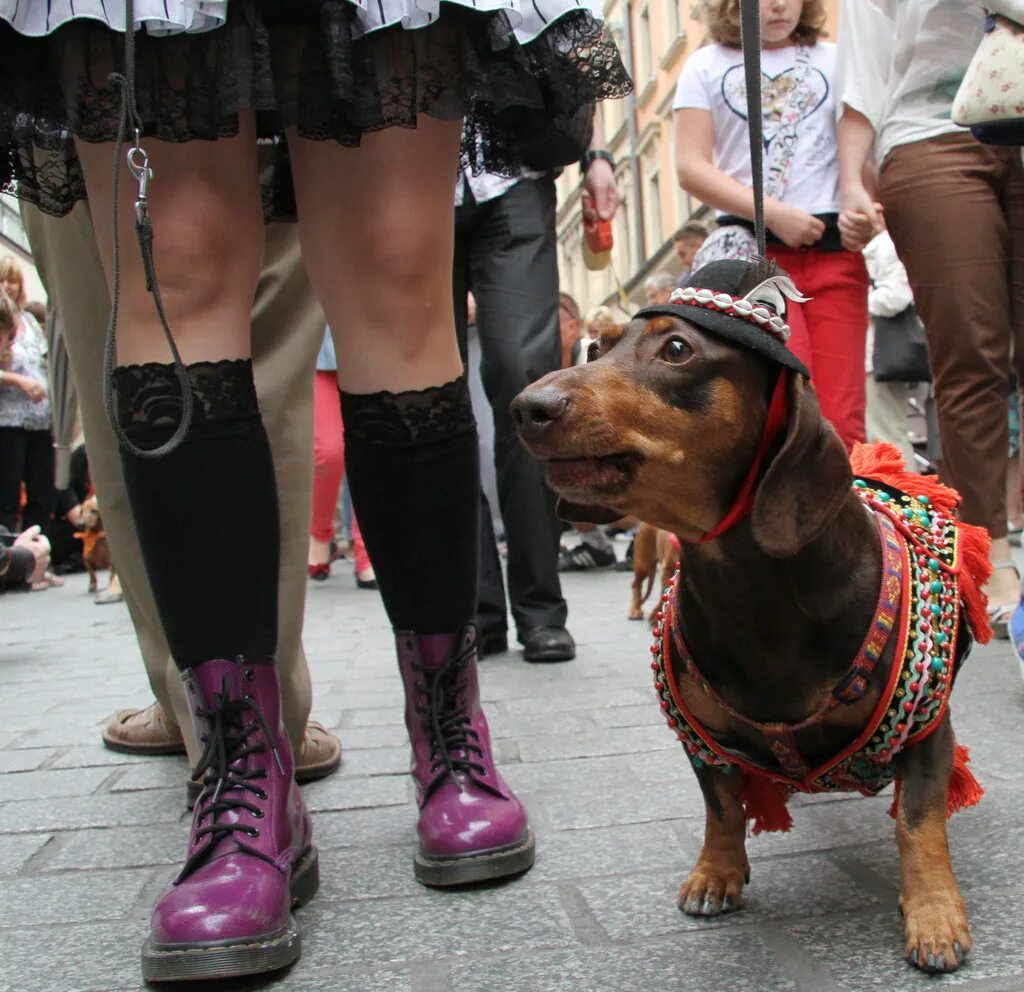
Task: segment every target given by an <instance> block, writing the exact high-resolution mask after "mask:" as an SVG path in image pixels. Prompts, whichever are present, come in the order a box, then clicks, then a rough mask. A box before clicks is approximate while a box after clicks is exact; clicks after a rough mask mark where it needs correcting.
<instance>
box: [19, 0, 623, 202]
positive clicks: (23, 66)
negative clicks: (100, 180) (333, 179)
mask: <svg viewBox="0 0 1024 992" xmlns="http://www.w3.org/2000/svg"><path fill="white" fill-rule="evenodd" d="M3 2H4V0H0V3H3ZM29 2H30V3H31V0H29ZM429 2H430V0H416V3H417V4H421V3H423V4H428V3H429ZM489 2H492V0H489ZM537 2H538V3H540V5H541V7H546V8H551V7H558V8H561V9H562V10H563V11H564V9H565V8H566V7H567V6H572V4H571V3H570V2H569V0H543V3H541V0H537ZM485 6H486V4H485ZM77 8H78V0H76V9H77ZM443 8H444V9H443V15H442V17H441V19H440V20H439V21H437V22H436V23H434V24H432V25H431V26H429V27H425V28H422V29H419V30H405V29H404V28H401V27H390V28H386V29H383V30H379V31H372V32H370V33H368V34H367V33H364V32H363V31H362V28H361V24H360V20H359V18H360V10H359V8H358V7H356V6H355V5H354V4H353V3H351V2H350V0H294V2H289V3H284V2H273V0H231V2H230V4H229V8H228V14H227V22H226V23H225V24H224V25H223V26H222V27H219V28H217V29H216V30H210V31H204V32H201V33H179V34H174V35H170V36H167V37H155V36H154V35H152V34H149V33H140V34H139V35H138V36H137V70H136V74H137V87H136V89H137V94H136V99H137V103H138V107H139V111H140V114H141V116H142V118H143V122H144V127H145V133H146V134H147V135H152V136H155V137H158V138H160V139H163V140H166V141H174V142H181V141H188V140H191V139H196V138H200V139H213V138H218V137H228V136H232V135H234V134H236V133H237V130H238V114H239V112H241V111H248V110H253V111H255V112H256V120H257V131H258V134H259V136H260V137H261V138H264V139H280V138H281V137H282V135H283V134H284V131H285V129H286V128H295V130H296V131H297V133H298V134H299V135H300V136H301V137H304V138H312V139H319V140H334V141H337V142H339V143H340V144H342V145H347V146H357V145H358V144H359V142H360V138H361V136H362V135H363V134H364V133H366V132H370V131H376V130H380V129H382V128H385V127H393V126H399V127H414V126H415V123H416V117H417V115H418V114H421V113H423V114H428V115H430V116H432V117H436V118H440V119H445V120H454V119H458V118H460V117H466V118H467V126H466V129H465V133H466V145H465V147H466V149H467V153H466V156H465V159H466V162H467V163H468V164H470V165H472V167H473V168H474V169H476V170H480V169H487V170H489V171H494V172H499V173H506V174H513V173H515V172H516V171H517V170H518V168H519V164H520V162H519V158H520V152H519V148H520V147H521V146H522V145H523V143H524V142H525V141H526V138H527V136H533V135H535V134H536V133H537V131H538V130H539V129H540V128H542V127H544V126H545V125H546V124H547V122H548V121H549V120H551V119H553V118H554V119H563V120H568V119H569V118H571V116H572V115H573V114H574V113H575V111H576V110H577V109H578V108H579V107H580V106H582V105H584V104H587V103H593V102H595V101H597V100H602V99H606V98H609V97H618V96H622V95H624V94H625V93H627V92H628V90H629V86H630V83H629V78H628V76H627V75H626V72H625V70H624V69H623V67H622V63H621V61H620V59H619V55H618V51H617V49H616V48H615V45H614V43H613V42H612V40H611V38H610V36H609V35H608V33H607V32H606V31H605V29H604V27H603V25H602V23H601V22H600V21H599V20H597V19H595V18H594V17H593V16H592V14H591V13H590V12H589V10H588V9H586V8H580V9H577V10H574V11H572V12H569V13H564V14H563V16H560V17H558V18H557V20H555V21H554V22H553V23H550V24H549V25H548V26H547V27H546V28H545V29H544V30H543V31H542V33H541V34H539V35H538V36H537V37H536V38H535V39H533V40H532V41H530V42H529V43H527V44H522V43H520V41H519V40H518V39H517V36H516V32H515V29H514V26H513V24H512V23H511V22H510V20H509V17H508V16H507V15H506V13H504V12H501V11H498V12H492V13H480V12H477V11H471V10H467V9H465V8H464V7H462V6H460V5H455V4H444V5H443ZM449 8H450V9H449ZM537 9H538V10H539V9H540V7H538V8H537ZM122 59H123V35H120V34H118V33H116V32H114V31H111V30H110V29H109V28H108V27H107V26H106V25H104V24H103V23H101V22H99V21H96V20H89V19H79V20H74V21H71V22H68V23H66V24H65V25H64V26H63V27H60V28H58V29H57V30H56V31H54V32H53V33H51V34H49V35H47V36H46V37H43V38H30V37H26V36H24V35H21V34H19V33H17V32H16V31H15V30H14V29H13V28H11V27H10V26H9V25H8V24H6V23H0V183H6V184H7V186H8V188H9V189H10V190H11V191H12V192H15V193H16V195H18V196H19V197H21V198H23V199H26V200H28V201H30V202H33V203H36V204H38V205H39V206H40V207H41V208H42V209H43V210H45V211H47V212H49V213H54V214H58V215H59V214H64V213H66V212H67V211H68V210H70V209H71V207H72V206H73V205H74V203H75V201H77V200H79V199H82V198H84V196H85V189H84V182H83V178H82V173H81V168H80V166H79V163H78V159H77V157H76V155H75V153H74V146H73V142H72V141H71V140H70V135H76V136H78V137H79V138H81V139H83V140H85V141H92V142H97V141H111V140H113V138H114V136H115V134H116V130H117V119H118V107H119V101H118V94H117V91H116V90H114V89H113V88H112V87H111V85H110V84H109V82H108V80H107V77H108V75H109V74H110V73H111V72H112V71H114V70H119V69H120V68H121V65H122ZM276 152H277V163H276V166H277V167H276V168H275V169H274V170H273V174H271V175H269V176H265V184H264V189H263V192H264V207H265V213H266V215H267V217H268V219H280V220H289V219H294V210H295V204H294V196H293V193H292V189H291V182H290V170H289V169H288V168H287V150H286V147H285V145H284V143H283V142H280V141H279V143H278V146H277V149H276ZM151 154H152V152H151ZM154 164H155V163H154Z"/></svg>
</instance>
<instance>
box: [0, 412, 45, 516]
mask: <svg viewBox="0 0 1024 992" xmlns="http://www.w3.org/2000/svg"><path fill="white" fill-rule="evenodd" d="M22 482H24V483H25V497H26V502H25V509H24V510H23V511H21V527H20V529H21V530H27V529H28V528H29V527H34V526H36V525H38V526H39V527H41V528H42V530H43V533H46V528H47V526H48V525H49V523H50V515H51V514H52V513H53V506H54V503H55V502H56V500H57V490H56V489H55V488H54V462H53V435H52V434H51V433H50V431H49V430H44V431H30V430H27V429H26V428H24V427H0V526H3V527H6V528H7V529H8V530H9V531H11V532H12V533H13V532H15V531H16V530H18V529H19V528H18V512H19V502H20V499H21V484H22Z"/></svg>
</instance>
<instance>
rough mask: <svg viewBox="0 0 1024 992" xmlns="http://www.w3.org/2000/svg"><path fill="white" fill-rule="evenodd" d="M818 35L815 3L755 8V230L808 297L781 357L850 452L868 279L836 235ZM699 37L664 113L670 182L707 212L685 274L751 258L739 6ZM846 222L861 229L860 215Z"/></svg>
mask: <svg viewBox="0 0 1024 992" xmlns="http://www.w3.org/2000/svg"><path fill="white" fill-rule="evenodd" d="M824 24H825V9H824V4H823V2H822V0H761V34H762V45H763V51H762V52H761V86H762V102H761V107H762V117H763V128H764V141H765V146H766V147H765V221H766V224H767V228H768V257H769V258H772V259H774V260H775V261H777V262H778V263H779V265H781V266H782V268H783V269H785V270H786V272H788V273H789V275H790V276H792V278H793V280H794V282H795V283H796V285H797V286H798V287H799V289H800V291H801V292H802V293H803V294H804V295H805V296H807V297H810V298H811V299H810V301H809V302H807V303H805V304H803V305H801V306H794V307H793V308H791V310H790V318H791V319H790V320H789V323H790V326H791V327H792V337H791V338H790V342H789V346H790V347H791V348H792V349H793V351H794V352H795V353H796V354H797V356H798V357H799V358H800V359H801V360H802V361H803V362H804V364H805V365H806V366H807V368H808V369H810V371H811V375H812V377H813V379H814V383H815V388H816V391H817V393H818V396H819V398H820V400H821V407H822V411H823V412H824V414H825V416H826V417H827V418H828V419H829V420H831V421H832V423H833V424H834V425H835V427H836V429H837V430H838V431H839V434H840V436H841V437H842V439H843V441H844V442H845V443H846V445H847V447H850V446H851V445H852V444H854V443H855V442H857V441H863V440H864V439H865V434H864V405H865V398H864V348H865V340H866V336H867V327H868V310H867V290H868V280H867V273H866V272H865V269H864V261H863V259H862V258H861V256H860V254H859V253H857V252H853V251H847V250H846V249H845V248H844V247H843V245H842V241H841V237H840V232H839V160H838V154H837V143H836V123H835V102H834V99H833V76H834V72H835V46H834V45H833V44H831V43H830V42H827V41H823V40H822V37H821V33H822V30H823V28H824ZM708 34H709V36H710V39H711V43H710V44H708V45H705V46H704V47H703V48H700V49H698V50H697V51H695V52H694V53H693V54H692V55H690V56H689V57H688V58H687V60H686V63H685V64H684V66H683V72H682V75H681V76H680V79H679V83H678V86H677V88H676V95H675V101H674V104H673V106H674V107H675V135H676V167H677V171H678V175H679V182H680V183H681V184H682V187H683V189H685V190H686V191H687V192H688V193H690V194H691V195H693V196H695V197H698V198H699V199H700V200H702V201H703V202H704V203H707V204H709V205H710V206H712V207H714V208H715V210H716V211H718V225H719V226H718V228H717V229H716V230H715V231H714V232H713V233H712V235H711V236H710V237H709V238H708V239H707V241H705V243H704V245H703V246H702V247H701V249H700V251H699V252H698V253H697V257H696V258H695V260H694V269H695V270H696V269H697V268H699V267H700V266H701V265H703V264H705V263H706V262H710V261H714V260H715V259H716V258H739V257H745V256H746V255H748V254H750V253H751V252H752V251H753V249H754V245H753V217H754V194H753V190H752V188H751V187H752V176H751V161H750V149H749V143H748V141H749V139H748V132H747V104H746V85H745V82H744V69H743V53H742V51H741V50H740V23H739V0H713V2H712V3H711V4H710V5H709V7H708ZM851 222H852V223H855V224H859V225H861V226H865V225H868V224H869V222H868V218H867V217H866V216H863V215H858V216H856V217H853V218H851Z"/></svg>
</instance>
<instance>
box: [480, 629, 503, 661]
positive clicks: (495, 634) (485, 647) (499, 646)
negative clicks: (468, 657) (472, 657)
mask: <svg viewBox="0 0 1024 992" xmlns="http://www.w3.org/2000/svg"><path fill="white" fill-rule="evenodd" d="M507 650H508V631H507V630H491V631H485V630H481V631H480V634H479V637H478V638H477V642H476V653H477V655H478V656H479V657H481V658H484V657H486V656H487V655H489V654H504V653H505V652H506V651H507Z"/></svg>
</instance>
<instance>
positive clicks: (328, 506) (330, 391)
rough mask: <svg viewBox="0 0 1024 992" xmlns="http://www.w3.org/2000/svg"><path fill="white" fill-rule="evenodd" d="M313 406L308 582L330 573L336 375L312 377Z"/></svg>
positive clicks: (338, 441) (337, 471) (337, 472)
mask: <svg viewBox="0 0 1024 992" xmlns="http://www.w3.org/2000/svg"><path fill="white" fill-rule="evenodd" d="M313 406H314V414H313V437H314V440H313V519H312V523H311V525H310V531H309V563H308V568H309V575H310V578H313V579H321V578H323V579H326V578H327V576H328V575H329V574H330V571H331V566H330V560H331V551H330V544H331V540H332V539H333V537H334V510H335V507H337V505H338V492H339V490H340V489H341V480H342V477H343V476H344V474H345V443H344V441H343V440H342V428H341V409H340V406H339V403H338V376H337V373H336V372H319V371H318V372H317V373H316V378H315V381H314V383H313ZM353 543H354V535H353Z"/></svg>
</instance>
